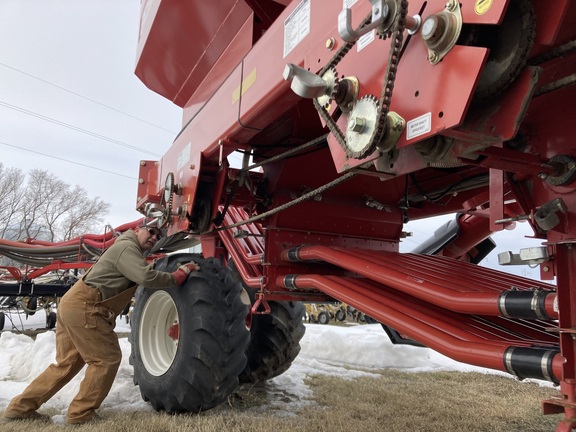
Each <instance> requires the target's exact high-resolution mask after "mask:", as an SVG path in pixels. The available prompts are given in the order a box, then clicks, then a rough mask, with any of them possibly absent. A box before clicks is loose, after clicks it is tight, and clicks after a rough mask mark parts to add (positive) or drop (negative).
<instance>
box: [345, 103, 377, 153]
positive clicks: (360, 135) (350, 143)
mask: <svg viewBox="0 0 576 432" xmlns="http://www.w3.org/2000/svg"><path fill="white" fill-rule="evenodd" d="M377 119H378V99H376V97H375V96H372V95H366V96H364V97H362V98H361V99H360V100H359V101H358V102H356V104H355V105H354V108H352V111H350V116H349V117H348V127H347V128H346V155H347V156H348V157H350V158H355V159H363V158H365V157H366V156H368V155H369V154H370V153H372V152H373V151H374V149H375V148H376V144H377V142H376V140H375V139H374V137H375V135H376V133H377V132H378V125H377V124H376V120H377Z"/></svg>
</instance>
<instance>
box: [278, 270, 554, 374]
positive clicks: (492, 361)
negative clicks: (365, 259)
mask: <svg viewBox="0 0 576 432" xmlns="http://www.w3.org/2000/svg"><path fill="white" fill-rule="evenodd" d="M339 279H340V278H337V277H328V276H321V275H297V276H295V277H292V278H291V280H292V284H293V285H294V286H295V287H300V286H302V287H311V286H312V287H315V288H317V289H319V290H321V291H323V292H325V293H327V294H329V295H331V296H333V297H334V298H336V299H338V300H340V301H342V302H345V303H347V304H350V305H351V306H353V307H356V308H357V309H359V310H362V311H363V312H364V313H367V314H368V315H370V316H371V317H373V318H375V319H376V320H378V321H381V322H383V323H386V324H387V325H390V326H391V327H393V328H394V329H396V330H397V331H400V332H402V333H404V334H406V335H407V336H408V337H410V338H412V339H414V340H418V341H420V342H422V343H424V344H425V345H426V346H428V347H430V348H432V349H434V350H436V351H438V352H440V353H442V354H445V355H447V356H449V357H451V358H453V359H455V360H457V361H461V362H464V363H468V364H473V365H476V366H480V367H486V368H490V369H495V370H500V371H503V372H510V371H509V370H508V367H510V370H511V371H512V373H514V374H516V373H522V375H523V376H522V377H523V378H538V379H545V378H543V377H542V375H543V374H542V373H541V370H537V368H535V367H534V366H533V365H534V363H535V359H536V358H541V359H542V358H544V357H546V365H547V366H546V372H547V373H548V374H549V376H550V379H551V380H553V381H555V382H557V381H558V380H559V377H561V376H562V365H563V362H564V360H563V358H562V356H561V355H560V353H558V352H556V351H555V350H542V352H540V351H538V352H536V351H534V352H532V354H528V351H516V349H518V347H510V346H509V344H505V343H502V342H492V341H483V342H480V341H478V340H473V341H471V340H462V339H460V338H457V337H454V336H453V335H452V333H451V332H453V331H455V330H457V329H455V328H454V327H453V326H449V325H448V324H446V323H444V324H443V325H442V327H439V328H438V327H435V326H432V325H430V324H428V323H426V322H422V321H420V320H419V319H416V318H415V317H414V316H412V315H411V314H410V315H407V314H405V313H402V312H400V311H399V310H398V309H397V308H396V307H397V306H399V305H398V304H397V303H396V302H394V301H390V299H389V298H385V297H384V296H381V297H380V298H379V299H376V298H375V297H372V298H368V297H367V295H366V294H367V293H366V290H363V289H362V288H361V287H359V286H358V285H356V286H351V285H345V284H342V283H341V281H340V280H339ZM276 283H277V284H278V285H280V286H283V285H284V277H278V278H277V280H276ZM368 300H369V301H368ZM469 339H472V338H470V337H469ZM512 348H514V349H512ZM525 349H528V348H525ZM514 352H516V353H517V354H516V355H513V353H514ZM544 352H546V353H547V354H544ZM511 353H512V354H511ZM512 358H514V359H513V360H511V359H512ZM526 358H529V360H526ZM506 361H508V365H507V364H506ZM523 362H524V363H528V366H524V363H523ZM548 364H549V366H548ZM531 375H536V376H531Z"/></svg>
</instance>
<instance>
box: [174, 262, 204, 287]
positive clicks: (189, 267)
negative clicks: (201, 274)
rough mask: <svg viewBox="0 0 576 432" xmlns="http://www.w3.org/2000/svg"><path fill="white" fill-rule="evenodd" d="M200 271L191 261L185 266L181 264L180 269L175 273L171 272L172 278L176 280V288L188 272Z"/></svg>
mask: <svg viewBox="0 0 576 432" xmlns="http://www.w3.org/2000/svg"><path fill="white" fill-rule="evenodd" d="M198 270H200V266H199V265H198V264H196V263H195V262H193V261H190V262H189V263H187V264H182V265H181V266H180V267H178V268H177V269H176V271H173V272H172V276H173V277H174V279H176V284H177V285H178V286H180V285H182V284H183V283H184V281H185V280H186V277H187V276H188V275H189V274H190V272H193V271H198Z"/></svg>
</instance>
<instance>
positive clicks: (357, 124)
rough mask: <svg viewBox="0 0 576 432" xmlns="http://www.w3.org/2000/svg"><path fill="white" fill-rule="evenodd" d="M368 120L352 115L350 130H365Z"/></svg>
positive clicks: (349, 124)
mask: <svg viewBox="0 0 576 432" xmlns="http://www.w3.org/2000/svg"><path fill="white" fill-rule="evenodd" d="M365 124H366V121H365V120H364V119H363V118H362V117H352V118H351V119H350V122H349V123H348V130H351V131H352V132H358V133H361V132H362V131H363V130H364V125H365Z"/></svg>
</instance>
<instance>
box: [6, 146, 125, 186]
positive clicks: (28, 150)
mask: <svg viewBox="0 0 576 432" xmlns="http://www.w3.org/2000/svg"><path fill="white" fill-rule="evenodd" d="M0 144H1V145H5V146H8V147H13V148H17V149H19V150H24V151H27V152H30V153H36V154H39V155H41V156H46V157H49V158H52V159H57V160H59V161H63V162H68V163H71V164H74V165H79V166H83V167H86V168H90V169H93V170H96V171H102V172H105V173H108V174H114V175H117V176H120V177H125V178H127V179H130V180H136V179H135V178H134V177H130V176H127V175H124V174H120V173H117V172H114V171H108V170H105V169H102V168H96V167H93V166H90V165H85V164H83V163H80V162H74V161H71V160H68V159H64V158H60V157H58V156H52V155H49V154H46V153H41V152H39V151H35V150H30V149H27V148H24V147H19V146H17V145H14V144H8V143H5V142H2V141H0Z"/></svg>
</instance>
